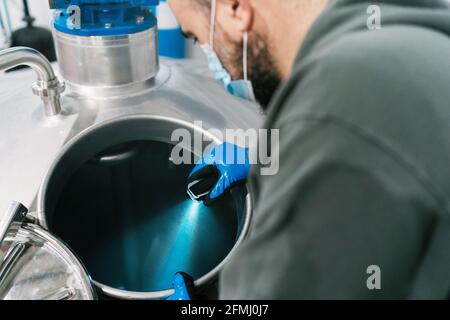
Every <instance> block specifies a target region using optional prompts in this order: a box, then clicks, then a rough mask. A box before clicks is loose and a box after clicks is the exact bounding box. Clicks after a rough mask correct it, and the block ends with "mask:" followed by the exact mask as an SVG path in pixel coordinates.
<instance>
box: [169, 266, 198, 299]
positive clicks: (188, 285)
mask: <svg viewBox="0 0 450 320" xmlns="http://www.w3.org/2000/svg"><path fill="white" fill-rule="evenodd" d="M172 285H173V288H174V290H175V293H174V294H172V295H171V296H170V297H168V298H167V300H192V296H193V294H192V293H193V291H194V279H192V277H191V276H189V275H187V274H186V273H184V272H178V273H176V274H175V276H174V277H173V281H172Z"/></svg>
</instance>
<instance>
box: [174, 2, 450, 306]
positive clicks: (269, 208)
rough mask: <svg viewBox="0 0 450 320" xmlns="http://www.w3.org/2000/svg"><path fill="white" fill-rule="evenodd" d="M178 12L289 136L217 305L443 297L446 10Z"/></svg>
mask: <svg viewBox="0 0 450 320" xmlns="http://www.w3.org/2000/svg"><path fill="white" fill-rule="evenodd" d="M169 4H170V6H171V8H172V10H173V12H174V14H175V15H176V17H177V18H178V20H179V22H180V24H181V26H182V28H183V30H184V33H185V34H186V35H187V36H188V37H190V38H193V39H195V40H196V41H198V42H199V43H200V44H201V45H202V46H204V49H205V51H206V52H207V54H208V56H209V58H210V65H211V64H212V65H213V67H212V69H213V70H214V71H215V73H216V76H217V78H218V79H219V80H220V81H222V82H223V84H224V85H225V86H226V88H227V90H228V91H230V93H232V94H236V95H237V96H240V97H243V98H247V99H250V100H251V99H252V98H255V99H256V100H258V101H259V102H260V103H261V105H262V106H263V107H264V108H265V109H266V111H267V120H266V124H265V126H266V127H267V128H276V129H280V142H279V144H278V145H275V146H272V152H279V155H280V170H279V173H278V174H277V175H274V176H261V175H259V172H260V170H258V166H255V167H254V168H253V169H252V171H251V172H252V173H251V176H250V179H249V183H250V187H251V193H252V197H253V200H254V208H255V212H254V220H253V225H252V230H251V234H250V236H249V238H248V240H247V241H246V243H245V244H244V245H243V246H242V247H241V248H240V249H239V250H238V252H236V254H235V255H234V257H233V260H232V261H231V262H230V263H229V264H228V265H227V266H226V267H225V269H224V271H223V273H222V275H221V279H220V297H221V298H223V299H283V298H287V299H298V298H300V299H301V298H308V299H323V298H337V299H348V298H350V299H372V298H383V299H392V298H447V297H448V294H449V288H450V271H449V270H450V254H449V250H447V249H444V247H446V246H444V244H445V245H447V244H448V243H450V236H449V235H450V228H449V227H448V225H449V223H448V218H447V217H448V216H449V214H450V5H449V2H447V1H446V0H429V1H423V0H390V1H389V0H384V1H378V2H377V5H376V6H373V5H372V4H373V3H371V2H369V1H362V0H335V1H332V0H331V1H325V0H282V1H280V0H217V2H216V1H214V0H213V1H211V0H169ZM211 4H212V6H211ZM210 30H212V32H210ZM245 49H247V50H245ZM246 58H247V59H246ZM218 60H219V61H220V63H221V64H222V65H220V63H218V62H217V61H218ZM211 62H213V63H211ZM245 65H247V67H246V66H245ZM222 67H223V68H222ZM227 75H230V77H229V78H227ZM241 79H244V80H241ZM233 81H241V82H239V83H237V85H236V83H235V82H233ZM250 81H251V83H250ZM249 83H250V84H251V86H250V85H249ZM279 83H282V84H281V87H279V88H278V90H277V91H276V93H275V94H274V91H275V88H276V87H277V86H278V84H279ZM236 88H239V90H236ZM252 91H253V92H252ZM252 94H253V96H252ZM269 102H270V103H269ZM209 165H210V166H211V165H212V166H214V165H215V164H214V163H213V164H211V163H209ZM221 172H222V171H221ZM222 173H223V172H222ZM240 179H242V177H238V178H236V180H240ZM228 187H229V185H224V188H222V189H227V188H228ZM210 200H211V199H210Z"/></svg>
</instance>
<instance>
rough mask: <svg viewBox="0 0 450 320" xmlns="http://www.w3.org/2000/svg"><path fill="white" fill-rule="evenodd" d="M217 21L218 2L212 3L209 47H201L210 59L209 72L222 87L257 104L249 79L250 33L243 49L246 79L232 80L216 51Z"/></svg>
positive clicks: (246, 37) (214, 0)
mask: <svg viewBox="0 0 450 320" xmlns="http://www.w3.org/2000/svg"><path fill="white" fill-rule="evenodd" d="M215 20H216V0H212V2H211V26H210V35H209V45H208V44H203V45H201V46H200V47H201V49H202V50H203V52H204V53H205V54H206V57H207V58H208V66H209V70H210V71H211V72H212V73H213V74H214V77H215V78H216V80H218V81H219V82H221V83H222V85H223V86H224V87H225V89H227V91H228V92H229V93H231V94H232V95H234V96H236V97H239V98H242V99H245V100H248V101H251V102H256V98H255V93H254V91H253V85H252V83H251V81H249V80H248V78H247V52H248V33H247V32H246V33H244V48H243V51H244V53H243V57H244V58H243V59H244V61H243V70H244V79H243V80H232V79H231V75H230V74H229V73H228V71H227V70H226V69H225V68H224V67H223V65H222V62H220V59H219V57H218V56H217V54H216V53H215V51H214V29H215Z"/></svg>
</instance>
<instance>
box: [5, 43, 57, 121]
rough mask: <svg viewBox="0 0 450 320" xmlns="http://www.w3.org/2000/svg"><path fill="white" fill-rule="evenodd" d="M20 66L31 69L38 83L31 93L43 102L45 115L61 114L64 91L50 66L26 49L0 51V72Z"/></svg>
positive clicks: (42, 57)
mask: <svg viewBox="0 0 450 320" xmlns="http://www.w3.org/2000/svg"><path fill="white" fill-rule="evenodd" d="M20 65H26V66H29V67H30V68H32V69H33V70H34V71H35V72H36V75H37V78H38V81H37V82H36V83H34V84H33V93H34V94H36V95H38V96H39V97H40V98H41V99H42V101H43V102H44V108H45V114H46V115H47V116H49V117H50V116H55V115H57V114H59V113H60V112H61V102H60V97H61V93H62V92H64V90H65V84H64V82H60V81H59V80H58V78H57V77H56V75H55V73H54V72H53V68H52V65H51V64H50V62H49V61H48V60H47V58H45V57H44V56H43V55H42V54H41V53H39V52H38V51H36V50H34V49H31V48H27V47H13V48H10V49H5V50H2V51H0V70H8V69H11V68H14V67H17V66H20Z"/></svg>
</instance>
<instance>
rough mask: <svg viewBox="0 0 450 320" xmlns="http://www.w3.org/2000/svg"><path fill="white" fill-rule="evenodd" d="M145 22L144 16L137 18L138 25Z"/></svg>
mask: <svg viewBox="0 0 450 320" xmlns="http://www.w3.org/2000/svg"><path fill="white" fill-rule="evenodd" d="M144 20H145V18H144V16H137V17H136V23H137V24H143V23H144Z"/></svg>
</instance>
